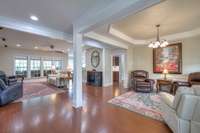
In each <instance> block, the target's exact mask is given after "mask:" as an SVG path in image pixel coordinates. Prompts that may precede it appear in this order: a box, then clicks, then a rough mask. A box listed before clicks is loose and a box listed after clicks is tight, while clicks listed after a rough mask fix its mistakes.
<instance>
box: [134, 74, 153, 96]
mask: <svg viewBox="0 0 200 133" xmlns="http://www.w3.org/2000/svg"><path fill="white" fill-rule="evenodd" d="M148 78H149V73H148V72H146V71H144V70H136V71H133V72H132V73H131V80H132V85H133V89H134V90H135V91H138V92H151V91H153V87H154V83H155V81H154V80H152V79H148Z"/></svg>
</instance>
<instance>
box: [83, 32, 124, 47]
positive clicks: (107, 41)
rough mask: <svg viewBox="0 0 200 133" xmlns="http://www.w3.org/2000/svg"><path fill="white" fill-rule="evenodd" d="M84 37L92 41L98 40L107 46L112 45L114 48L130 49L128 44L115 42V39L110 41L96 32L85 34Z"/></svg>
mask: <svg viewBox="0 0 200 133" xmlns="http://www.w3.org/2000/svg"><path fill="white" fill-rule="evenodd" d="M84 36H85V37H88V38H91V39H94V40H97V41H100V42H103V43H106V44H110V45H112V46H116V47H120V48H123V49H128V45H127V44H125V43H121V42H119V41H116V40H113V39H110V38H109V37H106V36H103V35H100V34H98V33H96V32H88V33H86V34H84Z"/></svg>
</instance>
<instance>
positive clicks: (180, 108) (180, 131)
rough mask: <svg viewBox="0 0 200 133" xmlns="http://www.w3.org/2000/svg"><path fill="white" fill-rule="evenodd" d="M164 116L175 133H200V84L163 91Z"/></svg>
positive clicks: (162, 105)
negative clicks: (168, 91) (169, 92)
mask: <svg viewBox="0 0 200 133" xmlns="http://www.w3.org/2000/svg"><path fill="white" fill-rule="evenodd" d="M160 96H161V101H162V104H161V109H162V112H163V118H164V120H165V122H166V123H167V125H168V126H169V127H170V128H171V130H172V131H173V132H174V133H200V86H193V87H192V88H188V87H181V88H179V89H178V90H177V92H176V95H175V96H172V95H170V94H168V93H165V92H161V93H160Z"/></svg>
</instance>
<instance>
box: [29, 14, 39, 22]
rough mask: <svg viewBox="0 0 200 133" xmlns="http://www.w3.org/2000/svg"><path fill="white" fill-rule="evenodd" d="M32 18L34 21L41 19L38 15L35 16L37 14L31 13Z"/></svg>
mask: <svg viewBox="0 0 200 133" xmlns="http://www.w3.org/2000/svg"><path fill="white" fill-rule="evenodd" d="M30 19H31V20H33V21H38V20H39V18H38V17H37V16H35V15H31V16H30Z"/></svg>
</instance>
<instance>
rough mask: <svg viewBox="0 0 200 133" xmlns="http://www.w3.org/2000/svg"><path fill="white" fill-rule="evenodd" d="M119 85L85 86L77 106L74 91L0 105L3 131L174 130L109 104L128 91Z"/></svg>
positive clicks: (106, 132)
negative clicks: (74, 101)
mask: <svg viewBox="0 0 200 133" xmlns="http://www.w3.org/2000/svg"><path fill="white" fill-rule="evenodd" d="M120 88H121V87H118V86H117V85H115V86H113V87H106V88H101V87H100V88H98V87H91V86H84V107H83V108H82V109H77V110H76V109H74V108H73V107H72V101H71V98H72V92H71V91H68V92H67V93H61V94H53V95H49V96H44V97H39V98H33V99H30V100H27V101H24V102H19V103H13V104H10V105H7V106H4V107H0V133H171V131H170V130H169V128H168V127H167V126H166V125H165V124H164V123H162V122H159V121H156V120H153V119H150V118H147V117H144V116H141V115H139V114H137V113H134V112H130V111H128V110H126V109H123V108H119V107H116V106H113V105H111V104H108V103H107V101H108V100H109V99H111V98H112V97H114V96H118V95H120V94H121V93H124V92H126V90H125V89H120ZM122 90H123V91H122Z"/></svg>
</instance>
